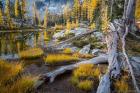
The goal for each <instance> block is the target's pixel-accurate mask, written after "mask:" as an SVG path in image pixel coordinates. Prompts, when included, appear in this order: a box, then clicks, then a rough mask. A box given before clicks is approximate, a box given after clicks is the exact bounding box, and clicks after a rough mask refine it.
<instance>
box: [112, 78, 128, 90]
mask: <svg viewBox="0 0 140 93" xmlns="http://www.w3.org/2000/svg"><path fill="white" fill-rule="evenodd" d="M127 80H128V76H127V77H126V76H125V77H122V78H121V80H117V81H116V82H115V84H114V86H115V88H116V90H117V92H118V93H128V91H129V85H128V83H127Z"/></svg>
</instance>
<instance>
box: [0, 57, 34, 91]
mask: <svg viewBox="0 0 140 93" xmlns="http://www.w3.org/2000/svg"><path fill="white" fill-rule="evenodd" d="M22 71H23V65H22V64H15V63H13V64H12V63H8V62H5V61H2V60H0V93H27V92H28V91H31V89H32V88H33V85H34V82H35V78H33V77H31V76H21V75H19V74H20V73H21V72H22ZM28 93H29V92H28Z"/></svg>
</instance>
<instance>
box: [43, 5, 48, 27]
mask: <svg viewBox="0 0 140 93" xmlns="http://www.w3.org/2000/svg"><path fill="white" fill-rule="evenodd" d="M47 25H48V8H47V7H46V10H45V16H44V24H43V26H44V28H47Z"/></svg>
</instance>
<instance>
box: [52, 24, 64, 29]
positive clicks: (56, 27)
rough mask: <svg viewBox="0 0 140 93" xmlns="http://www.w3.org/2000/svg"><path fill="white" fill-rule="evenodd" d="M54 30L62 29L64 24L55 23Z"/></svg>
mask: <svg viewBox="0 0 140 93" xmlns="http://www.w3.org/2000/svg"><path fill="white" fill-rule="evenodd" d="M54 28H55V30H63V29H64V26H63V25H57V24H55V27H54Z"/></svg>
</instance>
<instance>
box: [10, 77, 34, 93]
mask: <svg viewBox="0 0 140 93" xmlns="http://www.w3.org/2000/svg"><path fill="white" fill-rule="evenodd" d="M35 80H36V79H35V78H34V77H31V76H23V77H22V78H21V79H19V80H18V81H17V82H15V83H14V84H13V86H12V87H11V88H10V91H12V92H11V93H27V92H29V91H31V90H32V89H33V86H34V83H35Z"/></svg>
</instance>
